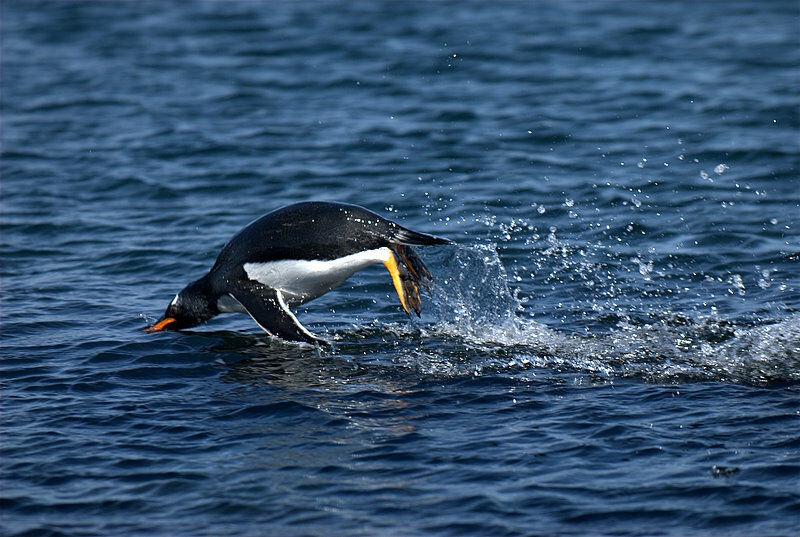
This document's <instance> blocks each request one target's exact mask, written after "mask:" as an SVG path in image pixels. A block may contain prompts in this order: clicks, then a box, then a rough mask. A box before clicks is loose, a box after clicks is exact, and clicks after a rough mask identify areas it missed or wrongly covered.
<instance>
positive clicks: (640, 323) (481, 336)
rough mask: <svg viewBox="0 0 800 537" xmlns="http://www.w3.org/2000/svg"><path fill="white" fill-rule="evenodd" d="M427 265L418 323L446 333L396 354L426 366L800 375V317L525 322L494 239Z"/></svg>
mask: <svg viewBox="0 0 800 537" xmlns="http://www.w3.org/2000/svg"><path fill="white" fill-rule="evenodd" d="M436 263H437V265H438V266H437V270H436V272H437V274H438V276H439V277H438V280H437V282H436V283H435V284H434V285H433V287H432V288H431V290H430V298H431V300H432V302H433V305H434V306H435V311H434V313H433V317H434V319H435V322H434V323H433V324H432V325H430V326H429V327H427V328H424V329H423V330H424V332H425V334H424V335H425V338H434V340H436V338H439V339H441V338H442V337H444V338H446V339H448V345H447V346H446V347H448V348H447V349H443V348H440V347H437V346H436V344H431V345H428V346H426V345H422V346H420V347H418V348H416V349H415V350H414V351H413V352H409V353H406V354H404V355H403V358H402V360H403V361H405V362H410V361H415V362H416V363H417V364H418V365H419V366H421V367H422V369H425V370H428V371H429V372H435V373H442V372H449V373H464V372H466V371H467V370H469V371H471V372H472V373H474V374H480V373H483V372H489V373H513V374H522V376H524V372H525V371H532V370H534V369H536V368H546V369H549V370H561V371H563V370H573V371H579V372H585V373H589V374H591V375H592V376H595V377H600V378H604V379H613V378H615V377H640V378H644V379H645V380H648V381H652V382H684V381H698V380H715V381H734V382H744V383H750V384H764V383H771V382H797V381H800V315H796V316H795V317H793V318H790V319H788V320H785V321H783V322H779V323H774V324H762V325H756V326H749V327H748V326H741V325H737V324H735V323H733V322H730V321H725V320H721V319H717V318H705V319H703V318H698V319H694V318H691V317H688V316H686V315H684V314H675V313H668V312H662V313H661V314H660V315H658V316H649V317H647V318H646V319H645V320H642V319H640V318H637V316H635V315H624V314H623V315H620V316H618V317H617V322H616V324H615V325H614V326H613V327H612V328H611V329H609V330H607V331H604V332H599V333H598V332H593V333H587V334H569V333H564V332H561V331H557V330H553V329H551V328H548V327H547V326H545V325H543V324H541V323H539V322H536V321H535V320H533V318H532V317H533V316H532V314H531V313H530V312H528V311H526V309H525V307H524V305H523V302H522V301H521V300H520V299H519V297H518V295H517V292H516V290H514V289H513V288H512V287H511V286H510V285H509V280H508V273H507V271H506V269H505V267H504V266H503V263H502V262H501V260H500V257H499V255H498V253H497V250H496V247H495V246H494V245H492V244H482V245H476V246H469V247H464V246H461V247H458V248H455V249H451V250H450V251H449V252H447V253H444V254H440V258H439V259H438V260H437V262H436ZM425 338H423V339H425ZM454 342H460V346H459V344H456V343H454ZM453 345H456V347H455V348H453ZM465 357H471V359H467V358H465Z"/></svg>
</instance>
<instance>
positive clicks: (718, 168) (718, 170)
mask: <svg viewBox="0 0 800 537" xmlns="http://www.w3.org/2000/svg"><path fill="white" fill-rule="evenodd" d="M728 168H729V166H728V165H727V164H717V166H716V167H715V168H714V173H716V174H717V175H722V174H723V173H725V170H727V169H728Z"/></svg>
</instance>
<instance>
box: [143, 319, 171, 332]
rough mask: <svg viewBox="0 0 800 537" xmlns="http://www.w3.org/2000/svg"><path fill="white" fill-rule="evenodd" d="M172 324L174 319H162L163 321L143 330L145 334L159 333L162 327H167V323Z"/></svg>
mask: <svg viewBox="0 0 800 537" xmlns="http://www.w3.org/2000/svg"><path fill="white" fill-rule="evenodd" d="M174 322H175V319H173V318H172V317H164V318H163V319H161V320H160V321H158V322H157V323H156V324H154V325H153V326H151V327H149V328H145V329H144V331H145V332H160V331H162V330H164V327H165V326H167V325H168V324H169V323H174Z"/></svg>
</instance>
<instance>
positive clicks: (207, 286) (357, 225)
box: [146, 201, 451, 343]
mask: <svg viewBox="0 0 800 537" xmlns="http://www.w3.org/2000/svg"><path fill="white" fill-rule="evenodd" d="M435 244H451V242H450V241H449V240H447V239H442V238H439V237H433V236H431V235H426V234H424V233H418V232H416V231H411V230H410V229H406V228H404V227H402V226H400V225H399V224H396V223H395V222H391V221H389V220H386V219H385V218H382V217H381V216H379V215H377V214H375V213H373V212H372V211H368V210H367V209H364V208H363V207H359V206H357V205H349V204H346V203H332V202H322V201H315V202H305V203H296V204H294V205H289V206H287V207H283V208H281V209H277V210H275V211H273V212H271V213H268V214H266V215H264V216H262V217H261V218H259V219H257V220H255V221H254V222H252V223H250V224H249V225H248V226H247V227H245V228H244V229H242V230H241V231H239V232H238V233H237V234H236V235H234V236H233V238H232V239H231V240H230V241H228V244H226V245H225V246H224V247H223V248H222V251H220V253H219V256H217V261H216V262H215V263H214V266H213V267H211V270H210V271H209V272H208V274H206V275H205V276H203V277H202V278H200V279H198V280H195V281H193V282H192V283H190V284H189V285H187V286H186V287H184V288H183V290H181V292H180V293H178V294H177V295H175V298H173V299H172V302H170V303H169V306H167V311H166V312H165V313H164V316H163V317H161V319H159V320H158V321H157V322H156V323H155V324H154V325H152V326H150V327H149V328H147V329H146V330H147V331H148V332H158V331H160V330H180V329H182V328H189V327H192V326H196V325H198V324H200V323H203V322H205V321H207V320H209V319H210V318H212V317H214V316H215V315H218V314H220V313H226V312H243V313H247V314H249V315H250V316H251V317H252V318H253V320H254V321H255V322H256V323H257V324H258V325H259V326H260V327H261V328H262V329H263V330H265V331H266V332H268V333H270V334H272V335H273V336H277V337H280V338H282V339H285V340H289V341H300V342H305V343H316V342H319V341H322V340H321V339H320V338H318V337H316V336H315V335H313V334H312V333H311V332H309V331H308V330H306V328H305V327H304V326H303V325H301V324H300V322H299V321H298V320H297V317H295V316H294V314H293V313H292V312H291V310H290V309H289V307H290V306H294V305H298V304H303V303H304V302H308V301H309V300H313V299H315V298H317V297H318V296H321V295H324V294H325V293H327V292H328V291H330V290H331V289H334V288H336V287H338V286H339V285H341V284H342V283H343V282H344V281H345V280H346V279H347V278H349V277H350V276H351V275H352V274H354V273H355V272H357V271H359V270H361V269H363V268H366V267H368V266H370V265H373V264H375V263H383V264H384V265H385V266H386V268H387V269H389V274H391V276H392V282H393V283H394V288H395V289H396V290H397V295H398V297H400V304H401V305H402V306H403V309H404V310H405V311H406V313H407V314H409V315H410V311H411V310H413V311H414V312H415V313H416V314H417V315H419V313H420V299H419V287H420V285H422V286H425V287H426V286H427V282H426V280H430V279H432V278H431V274H430V272H428V269H427V268H426V267H425V264H424V263H423V262H422V260H421V259H420V258H419V256H418V255H417V253H416V252H415V251H414V249H413V248H412V247H411V246H412V245H414V246H417V245H425V246H428V245H435Z"/></svg>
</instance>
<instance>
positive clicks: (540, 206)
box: [536, 205, 547, 214]
mask: <svg viewBox="0 0 800 537" xmlns="http://www.w3.org/2000/svg"><path fill="white" fill-rule="evenodd" d="M545 211H547V209H545V208H544V206H542V205H539V207H538V208H537V209H536V212H537V213H539V214H544V213H545Z"/></svg>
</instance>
